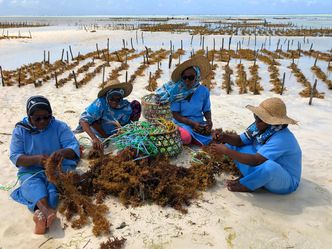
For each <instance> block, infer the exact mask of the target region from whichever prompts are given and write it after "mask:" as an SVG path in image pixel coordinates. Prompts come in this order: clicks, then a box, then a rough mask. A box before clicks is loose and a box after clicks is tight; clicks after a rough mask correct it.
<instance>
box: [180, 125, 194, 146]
mask: <svg viewBox="0 0 332 249" xmlns="http://www.w3.org/2000/svg"><path fill="white" fill-rule="evenodd" d="M179 131H180V136H181V140H182V142H183V144H186V145H188V144H190V143H191V140H192V137H191V134H190V133H189V132H188V131H187V130H186V129H183V128H182V127H179Z"/></svg>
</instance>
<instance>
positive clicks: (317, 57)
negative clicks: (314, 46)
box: [314, 54, 318, 67]
mask: <svg viewBox="0 0 332 249" xmlns="http://www.w3.org/2000/svg"><path fill="white" fill-rule="evenodd" d="M317 60H318V54H317V56H316V59H315V63H314V67H315V66H316V64H317Z"/></svg>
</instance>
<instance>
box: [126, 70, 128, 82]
mask: <svg viewBox="0 0 332 249" xmlns="http://www.w3.org/2000/svg"><path fill="white" fill-rule="evenodd" d="M127 82H128V71H126V83H127Z"/></svg>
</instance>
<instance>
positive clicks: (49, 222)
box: [46, 209, 56, 228]
mask: <svg viewBox="0 0 332 249" xmlns="http://www.w3.org/2000/svg"><path fill="white" fill-rule="evenodd" d="M46 218H47V220H46V227H47V228H49V227H50V226H51V225H52V223H53V221H54V220H55V218H56V211H55V210H54V209H48V210H47V214H46Z"/></svg>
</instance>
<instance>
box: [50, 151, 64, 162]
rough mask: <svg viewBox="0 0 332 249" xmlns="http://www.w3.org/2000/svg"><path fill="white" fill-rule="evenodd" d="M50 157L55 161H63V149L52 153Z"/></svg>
mask: <svg viewBox="0 0 332 249" xmlns="http://www.w3.org/2000/svg"><path fill="white" fill-rule="evenodd" d="M50 158H51V160H52V161H53V162H55V163H58V162H60V161H62V160H63V158H64V157H63V155H62V151H61V150H57V151H55V152H53V153H52V154H51V156H50Z"/></svg>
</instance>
